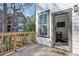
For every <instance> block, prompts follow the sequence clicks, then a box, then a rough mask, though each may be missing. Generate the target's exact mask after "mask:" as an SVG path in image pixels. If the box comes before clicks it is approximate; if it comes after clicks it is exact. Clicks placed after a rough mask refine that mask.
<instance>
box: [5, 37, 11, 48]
mask: <svg viewBox="0 0 79 59" xmlns="http://www.w3.org/2000/svg"><path fill="white" fill-rule="evenodd" d="M11 48H12V39H11V37H7V39H6V49H11Z"/></svg>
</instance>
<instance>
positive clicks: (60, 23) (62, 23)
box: [57, 22, 65, 27]
mask: <svg viewBox="0 0 79 59" xmlns="http://www.w3.org/2000/svg"><path fill="white" fill-rule="evenodd" d="M57 27H65V22H57Z"/></svg>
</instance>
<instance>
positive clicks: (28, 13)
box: [23, 4, 35, 16]
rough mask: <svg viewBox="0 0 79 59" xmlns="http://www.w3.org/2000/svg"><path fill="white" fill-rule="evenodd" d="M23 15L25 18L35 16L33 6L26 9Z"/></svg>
mask: <svg viewBox="0 0 79 59" xmlns="http://www.w3.org/2000/svg"><path fill="white" fill-rule="evenodd" d="M23 14H24V15H25V16H32V15H34V14H35V4H33V5H32V6H30V7H28V8H27V9H25V10H24V12H23Z"/></svg>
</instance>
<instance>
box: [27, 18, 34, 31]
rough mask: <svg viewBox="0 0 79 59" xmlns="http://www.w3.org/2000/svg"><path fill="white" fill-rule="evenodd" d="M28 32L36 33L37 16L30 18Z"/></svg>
mask: <svg viewBox="0 0 79 59" xmlns="http://www.w3.org/2000/svg"><path fill="white" fill-rule="evenodd" d="M26 31H35V16H32V17H30V19H27V22H26Z"/></svg>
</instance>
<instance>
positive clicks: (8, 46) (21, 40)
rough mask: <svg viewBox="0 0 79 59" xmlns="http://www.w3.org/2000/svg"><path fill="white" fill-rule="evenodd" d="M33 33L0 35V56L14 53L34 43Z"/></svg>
mask: <svg viewBox="0 0 79 59" xmlns="http://www.w3.org/2000/svg"><path fill="white" fill-rule="evenodd" d="M35 39H36V33H35V32H12V33H0V55H2V54H5V53H8V52H11V51H16V50H17V49H18V48H21V47H23V46H26V45H27V44H28V43H32V42H35Z"/></svg>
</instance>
